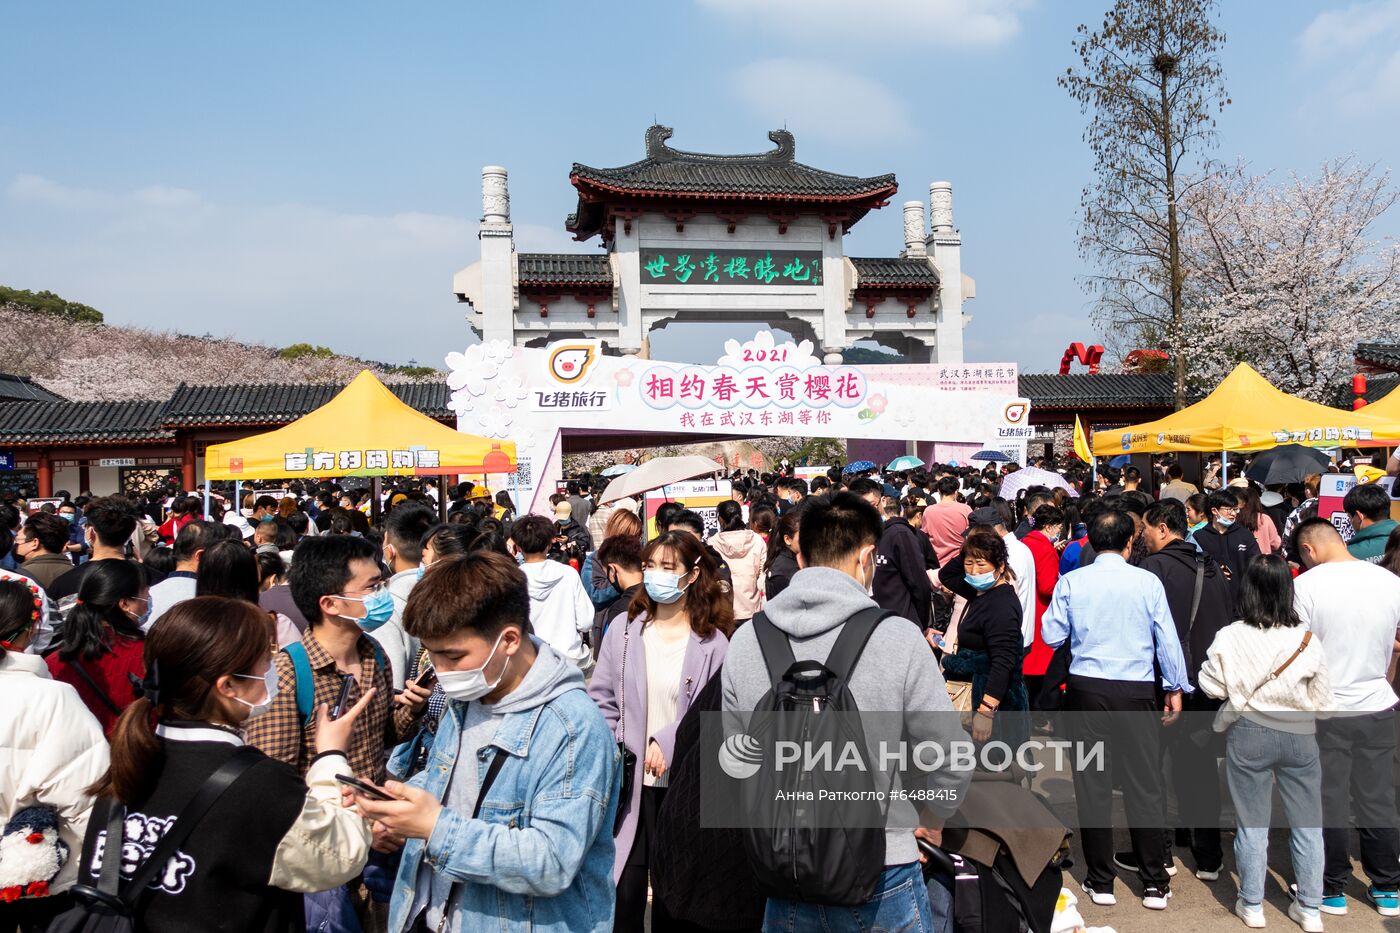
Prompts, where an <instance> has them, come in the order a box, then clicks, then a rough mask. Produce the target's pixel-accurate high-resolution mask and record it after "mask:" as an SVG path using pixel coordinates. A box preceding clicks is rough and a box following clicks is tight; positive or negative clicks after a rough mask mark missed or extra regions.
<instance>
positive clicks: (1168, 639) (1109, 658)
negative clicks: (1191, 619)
mask: <svg viewBox="0 0 1400 933" xmlns="http://www.w3.org/2000/svg"><path fill="white" fill-rule="evenodd" d="M1040 634H1041V637H1042V638H1043V639H1044V640H1045V643H1046V644H1047V645H1049V646H1050V647H1051V648H1058V647H1059V646H1060V645H1063V644H1064V643H1065V642H1066V641H1068V642H1069V643H1070V653H1071V655H1072V657H1071V660H1070V664H1069V672H1070V673H1071V674H1076V675H1078V676H1080V677H1095V678H1098V679H1100V680H1118V681H1126V682H1129V683H1151V682H1152V657H1153V649H1154V646H1155V649H1156V657H1157V662H1158V663H1159V664H1160V665H1161V668H1162V686H1163V687H1164V688H1165V689H1166V690H1167V692H1169V693H1170V692H1172V691H1174V690H1182V691H1184V692H1186V693H1190V692H1191V683H1190V681H1189V679H1188V678H1187V675H1186V658H1185V657H1184V656H1183V655H1182V653H1181V642H1180V640H1178V638H1177V636H1176V624H1175V623H1174V622H1173V621H1172V613H1171V609H1170V608H1169V607H1168V605H1167V591H1166V590H1164V589H1162V581H1160V580H1158V579H1157V577H1155V576H1154V575H1153V574H1151V573H1149V572H1147V571H1146V570H1143V569H1141V568H1139V567H1134V566H1132V565H1131V564H1129V563H1128V562H1127V561H1126V560H1124V559H1123V557H1122V555H1119V554H1099V555H1098V556H1097V558H1096V559H1095V561H1094V562H1093V563H1092V564H1089V565H1088V566H1087V567H1081V568H1079V569H1078V570H1076V571H1075V572H1074V573H1068V574H1065V575H1064V576H1062V577H1060V582H1058V583H1056V584H1055V592H1054V593H1052V594H1051V595H1050V605H1049V606H1047V607H1046V609H1045V615H1044V617H1043V618H1042V619H1041V623H1040Z"/></svg>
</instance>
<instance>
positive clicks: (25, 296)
mask: <svg viewBox="0 0 1400 933" xmlns="http://www.w3.org/2000/svg"><path fill="white" fill-rule="evenodd" d="M6 304H10V305H15V306H16V307H19V308H22V309H24V310H25V311H33V312H34V313H36V314H51V315H53V316H54V317H61V318H64V319H65V320H69V321H76V322H77V323H80V324H101V323H102V312H101V311H98V310H97V309H96V308H90V307H88V306H87V305H85V304H79V303H78V302H76V301H68V300H67V299H65V298H63V297H61V296H59V295H55V294H54V293H53V292H47V291H45V292H31V291H26V290H24V289H22V288H7V287H6V286H4V285H0V305H6Z"/></svg>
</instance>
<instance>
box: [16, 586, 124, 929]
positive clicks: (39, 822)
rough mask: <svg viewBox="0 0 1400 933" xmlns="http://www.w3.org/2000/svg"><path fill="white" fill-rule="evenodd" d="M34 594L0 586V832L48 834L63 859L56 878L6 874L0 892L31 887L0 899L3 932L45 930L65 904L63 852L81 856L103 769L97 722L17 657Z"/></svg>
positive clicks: (40, 663)
mask: <svg viewBox="0 0 1400 933" xmlns="http://www.w3.org/2000/svg"><path fill="white" fill-rule="evenodd" d="M42 592H43V591H42V590H40V589H39V585H38V584H37V583H35V582H34V581H32V580H18V579H12V580H0V748H4V750H5V754H4V756H3V758H0V825H5V824H9V823H10V821H11V820H14V819H16V817H18V819H17V820H16V822H17V823H24V822H26V821H28V826H29V827H30V829H31V830H32V831H38V832H41V833H42V831H43V830H44V829H45V828H46V827H52V828H53V829H54V830H55V831H56V840H55V841H54V842H49V841H47V840H46V841H44V842H43V843H42V846H44V847H48V846H53V848H57V845H56V842H57V841H60V840H61V841H62V842H63V843H65V844H66V845H67V846H68V850H69V852H70V856H69V857H68V859H67V861H66V862H60V863H59V864H58V865H57V866H55V870H56V871H57V874H56V875H49V870H47V869H46V870H44V871H43V872H40V873H37V874H36V876H32V877H30V878H23V877H22V876H21V875H20V872H19V871H18V870H16V871H12V872H11V871H7V872H6V874H7V875H8V876H9V880H8V881H6V882H5V883H4V885H0V886H12V885H15V884H16V883H17V882H19V881H21V880H23V881H28V882H32V883H33V885H34V886H33V887H32V888H31V887H30V885H29V884H25V885H23V887H22V889H21V890H20V891H19V892H18V895H19V896H18V899H0V930H5V931H7V933H9V931H13V930H14V929H16V927H18V928H19V930H20V931H21V933H38V931H42V930H46V929H48V925H49V921H51V920H52V919H53V918H54V916H56V915H57V914H58V913H60V912H61V911H63V910H65V909H67V908H68V906H69V905H70V903H71V902H70V901H69V898H68V894H67V890H68V888H69V887H71V886H72V885H73V882H74V880H75V879H76V878H77V875H78V859H77V856H76V855H73V854H71V853H76V852H78V851H79V850H80V849H81V847H82V844H83V834H84V832H86V830H87V823H88V816H89V814H90V813H91V812H92V797H91V795H89V794H88V792H87V788H88V785H89V784H91V783H92V782H93V781H95V780H97V778H98V777H99V776H100V775H101V774H102V772H104V771H106V770H107V743H106V742H105V741H104V740H103V738H102V729H101V728H100V727H99V726H98V724H97V720H95V719H93V718H92V713H90V712H88V709H87V707H86V706H85V705H84V704H83V701H82V699H81V698H80V697H79V696H78V694H77V693H75V692H74V691H73V688H72V687H69V686H68V685H66V684H59V683H55V682H54V681H53V680H52V679H51V678H50V677H49V676H48V669H47V668H46V667H45V666H44V659H43V658H41V657H39V656H38V655H34V654H29V653H28V652H27V651H26V650H25V649H26V648H28V647H29V645H30V643H31V642H32V641H33V639H34V636H35V635H36V634H37V633H38V630H39V623H40V620H41V619H42V617H43V611H44V599H43V595H42ZM25 811H30V812H29V813H26V812H25ZM39 851H40V850H39V848H35V849H34V852H35V853H36V854H37V853H38V852H39ZM10 857H11V856H9V855H6V856H4V858H5V859H8V858H10ZM19 867H20V866H16V869H18V868H19ZM44 875H49V877H44ZM11 893H14V892H11Z"/></svg>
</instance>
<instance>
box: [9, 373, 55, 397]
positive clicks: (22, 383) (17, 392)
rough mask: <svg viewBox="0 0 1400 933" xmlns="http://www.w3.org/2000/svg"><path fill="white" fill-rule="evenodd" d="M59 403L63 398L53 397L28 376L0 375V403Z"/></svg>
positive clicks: (52, 394) (53, 395)
mask: <svg viewBox="0 0 1400 933" xmlns="http://www.w3.org/2000/svg"><path fill="white" fill-rule="evenodd" d="M61 401H63V396H61V395H55V394H54V393H52V392H50V391H49V390H48V389H45V388H43V387H42V386H40V385H39V384H38V383H36V382H35V381H34V380H32V379H30V378H29V377H28V376H14V375H11V374H10V373H0V402H61Z"/></svg>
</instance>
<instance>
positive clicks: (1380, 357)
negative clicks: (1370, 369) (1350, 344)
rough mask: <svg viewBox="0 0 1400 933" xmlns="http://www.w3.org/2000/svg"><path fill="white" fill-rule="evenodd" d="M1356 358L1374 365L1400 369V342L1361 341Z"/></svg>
mask: <svg viewBox="0 0 1400 933" xmlns="http://www.w3.org/2000/svg"><path fill="white" fill-rule="evenodd" d="M1356 358H1357V359H1358V360H1361V361H1362V362H1365V363H1370V364H1371V365H1373V366H1380V367H1383V368H1385V369H1396V370H1400V344H1394V343H1360V344H1357V345H1356Z"/></svg>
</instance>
